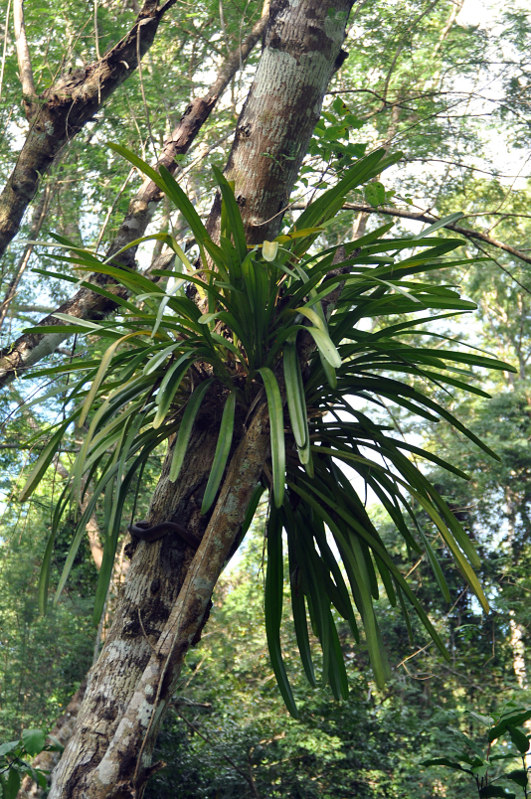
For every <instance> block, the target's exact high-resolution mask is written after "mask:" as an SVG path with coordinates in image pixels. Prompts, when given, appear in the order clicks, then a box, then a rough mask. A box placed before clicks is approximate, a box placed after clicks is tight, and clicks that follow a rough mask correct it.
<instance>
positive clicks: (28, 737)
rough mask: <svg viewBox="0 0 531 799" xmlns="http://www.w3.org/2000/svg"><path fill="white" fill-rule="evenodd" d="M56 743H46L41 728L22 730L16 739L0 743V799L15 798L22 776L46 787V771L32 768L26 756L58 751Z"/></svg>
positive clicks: (43, 787)
mask: <svg viewBox="0 0 531 799" xmlns="http://www.w3.org/2000/svg"><path fill="white" fill-rule="evenodd" d="M61 749H62V747H61V746H59V745H57V744H46V736H45V734H44V732H43V731H42V730H37V729H29V730H23V731H22V735H21V737H20V739H19V740H17V741H8V742H7V743H3V744H0V799H16V796H17V793H18V790H19V788H20V785H21V782H22V778H23V777H25V776H26V775H28V776H29V777H31V779H32V780H35V782H36V783H37V784H38V785H39V786H40V787H41V788H42V789H46V787H47V781H46V774H47V772H45V771H43V770H42V769H39V768H33V767H32V765H31V763H30V762H28V758H33V757H35V755H38V754H39V752H42V751H46V752H52V751H55V752H57V751H60V750H61Z"/></svg>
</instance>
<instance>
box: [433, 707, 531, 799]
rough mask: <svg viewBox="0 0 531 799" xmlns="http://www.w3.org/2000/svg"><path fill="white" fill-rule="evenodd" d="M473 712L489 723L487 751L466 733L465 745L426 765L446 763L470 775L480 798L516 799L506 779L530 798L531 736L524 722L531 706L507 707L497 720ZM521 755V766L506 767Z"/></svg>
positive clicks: (478, 718) (443, 764) (481, 720)
mask: <svg viewBox="0 0 531 799" xmlns="http://www.w3.org/2000/svg"><path fill="white" fill-rule="evenodd" d="M472 715H473V716H474V717H475V719H476V720H478V721H480V722H482V723H483V724H488V725H489V729H488V730H487V733H486V736H485V737H486V740H487V747H486V751H482V750H481V747H479V746H478V745H477V744H475V743H474V742H473V741H472V740H470V739H466V736H465V744H466V746H465V748H463V749H462V750H460V751H455V753H452V755H451V756H448V757H435V758H431V759H429V760H426V761H425V762H424V764H423V765H425V766H445V767H446V768H450V769H453V770H454V771H462V772H464V773H465V774H469V775H470V776H471V777H472V778H473V779H474V781H475V783H476V788H477V792H478V796H479V797H480V799H481V797H487V796H506V797H507V799H516V794H515V793H513V792H512V791H511V790H510V789H508V788H507V787H505V786H504V783H505V784H506V783H507V782H509V783H511V788H512V789H513V790H514V788H515V784H516V785H517V786H518V787H519V788H521V791H518V793H519V794H521V795H522V796H524V797H527V796H528V795H529V788H530V785H529V773H528V770H527V765H526V754H527V752H528V751H529V745H530V739H531V736H530V735H529V733H528V732H527V730H526V729H525V723H526V722H527V721H528V720H529V719H530V718H531V709H529V708H522V707H516V706H514V705H512V706H508V707H507V708H505V710H504V712H503V713H502V714H501V715H500V716H499V717H498V718H497V719H492V718H485V717H483V716H479V715H478V714H477V713H473V714H472ZM503 739H510V742H511V744H512V747H510V746H507V742H506V741H505V742H504V743H503V744H502V743H501V742H502V741H503ZM494 743H498V747H496V748H495V749H494V754H493V744H494ZM500 748H501V749H502V751H501V752H500V751H499V750H500ZM511 749H512V751H511ZM508 750H509V751H508ZM518 756H520V758H521V761H522V767H521V768H519V769H515V768H511V770H510V771H508V770H507V768H509V767H511V765H512V764H513V763H514V760H515V759H516V758H517V757H518ZM494 783H497V784H496V785H495V784H494ZM500 783H501V784H500Z"/></svg>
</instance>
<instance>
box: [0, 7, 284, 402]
mask: <svg viewBox="0 0 531 799" xmlns="http://www.w3.org/2000/svg"><path fill="white" fill-rule="evenodd" d="M268 18H269V0H265V2H264V4H263V11H262V16H261V18H260V19H259V20H258V22H257V23H256V24H255V25H254V27H253V28H252V30H251V31H250V32H249V34H248V35H247V36H246V37H245V38H244V39H243V41H242V43H241V45H240V46H239V47H237V48H236V49H235V50H234V51H233V52H232V53H230V55H229V56H228V57H227V59H226V60H225V62H224V63H223V65H222V66H221V68H220V70H219V72H218V74H217V76H216V78H215V80H214V82H213V83H212V85H211V86H210V88H209V90H208V92H207V93H206V94H205V95H203V96H202V97H196V98H194V99H193V100H192V101H191V102H190V104H189V105H188V106H187V108H186V109H185V111H184V114H183V115H182V117H181V119H180V121H179V124H178V125H177V127H176V128H175V129H174V130H173V131H172V133H171V135H170V137H169V138H168V140H167V141H166V142H165V143H164V148H163V151H162V154H161V157H160V159H159V160H158V161H157V163H156V164H155V165H154V166H155V168H157V167H159V166H161V165H162V166H165V167H166V169H168V170H169V171H170V172H172V173H173V172H175V170H176V168H177V161H176V160H175V156H177V155H183V154H184V153H187V152H188V150H189V149H190V146H191V145H192V143H193V141H194V140H195V138H196V136H197V134H198V133H199V131H200V130H201V127H202V126H203V125H204V123H205V122H206V120H207V119H208V117H209V116H210V114H211V112H212V109H213V108H214V107H215V105H216V103H217V101H218V99H219V97H220V96H221V95H222V94H223V92H224V90H225V89H226V87H227V86H228V84H229V82H230V81H231V80H232V78H233V77H234V75H235V74H236V72H237V71H238V70H239V69H240V67H241V65H242V64H244V63H245V61H246V59H247V57H248V56H249V53H250V52H251V50H252V49H253V47H254V46H255V45H256V43H257V41H258V40H259V39H260V37H261V36H262V35H263V32H264V29H265V25H266V22H267V20H268ZM160 198H161V194H160V191H159V189H158V187H157V186H156V185H155V183H153V181H151V180H145V181H144V182H143V183H142V185H141V187H140V188H139V190H138V191H137V192H136V194H135V196H134V197H133V198H132V200H131V202H130V203H129V208H128V210H127V214H126V215H125V217H124V219H123V220H122V223H121V225H120V227H119V229H118V232H117V234H116V236H115V238H114V240H113V242H112V243H111V245H110V246H109V248H108V251H107V257H110V256H112V255H113V254H114V253H116V252H118V250H121V249H122V248H123V247H126V246H127V245H128V244H130V243H131V242H132V241H134V240H135V239H138V238H140V237H141V236H143V235H144V233H145V230H146V227H147V225H148V224H149V222H150V220H151V217H152V215H153V211H154V208H155V206H156V204H157V203H158V202H159V200H160ZM0 203H1V199H0ZM0 213H1V211H0ZM0 227H1V223H0ZM135 254H136V248H134V247H131V248H130V249H129V250H126V251H125V252H123V253H121V254H120V256H119V257H117V258H116V259H115V263H119V264H120V265H122V266H128V267H131V268H136V263H135ZM89 280H91V281H92V282H97V283H99V284H101V285H102V286H106V287H107V288H109V289H110V290H111V292H113V293H120V294H121V295H122V296H126V294H127V292H126V290H125V289H123V287H122V288H118V287H117V286H116V284H114V282H113V281H112V280H111V279H109V278H108V277H105V276H102V275H98V276H92V278H90V279H89ZM117 307H118V306H117V304H116V303H115V302H114V301H113V300H112V299H110V298H106V297H104V296H102V295H101V294H96V293H95V292H94V291H91V290H90V289H88V288H81V289H80V290H79V291H78V292H77V293H76V294H75V295H74V296H73V297H71V298H70V299H69V300H67V301H66V302H64V303H63V304H62V305H60V306H59V307H58V308H56V309H55V310H54V311H53V312H52V313H50V314H48V315H47V316H45V317H44V319H41V321H40V323H39V324H41V325H47V326H49V327H50V333H47V334H34V333H25V334H23V335H21V336H19V338H18V339H17V340H16V341H14V342H13V343H12V344H11V345H9V346H8V347H5V348H4V349H3V350H0V388H2V387H4V386H7V385H9V384H10V383H11V382H12V381H13V380H14V379H16V377H17V375H18V374H20V372H21V371H23V370H24V369H29V368H30V367H32V366H34V365H35V364H36V363H38V362H39V361H40V360H41V359H42V358H45V357H46V356H48V355H50V354H51V353H52V352H55V351H56V349H57V348H58V347H59V346H60V345H61V344H62V342H63V341H64V340H65V339H66V338H67V337H68V336H66V335H64V334H61V333H55V332H54V330H53V328H54V327H55V326H56V325H58V324H61V322H60V320H59V319H57V317H56V316H55V314H56V313H65V314H69V315H70V316H77V317H78V318H79V319H92V320H96V319H102V318H103V317H105V316H107V315H108V314H110V313H111V312H112V311H114V310H116V308H117Z"/></svg>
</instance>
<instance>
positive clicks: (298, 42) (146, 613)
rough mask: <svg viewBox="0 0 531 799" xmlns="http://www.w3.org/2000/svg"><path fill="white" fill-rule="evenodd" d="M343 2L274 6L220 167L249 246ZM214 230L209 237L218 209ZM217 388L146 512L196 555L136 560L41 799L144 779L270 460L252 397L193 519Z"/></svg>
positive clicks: (290, 163) (135, 789) (324, 79)
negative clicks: (209, 505) (212, 489)
mask: <svg viewBox="0 0 531 799" xmlns="http://www.w3.org/2000/svg"><path fill="white" fill-rule="evenodd" d="M351 6H352V0H302V2H301V0H276V2H274V3H272V8H271V20H270V23H269V25H268V29H267V32H266V36H265V43H264V50H263V54H262V58H261V61H260V64H259V66H258V70H257V74H256V77H255V80H254V82H253V85H252V87H251V90H250V93H249V97H248V99H247V102H246V104H245V107H244V109H243V111H242V114H241V117H240V121H239V123H238V127H237V133H236V140H235V143H234V146H233V150H232V153H231V156H230V161H229V168H228V173H229V177H230V178H231V179H233V180H235V188H236V195H237V197H238V198H239V202H240V205H241V207H242V212H243V216H244V221H245V224H246V227H247V231H248V235H249V238H250V239H251V240H252V241H259V240H260V239H261V238H265V237H266V236H269V237H271V236H274V235H275V232H276V230H278V227H279V225H280V221H281V216H282V212H283V209H284V208H285V206H286V202H287V198H288V196H289V194H290V191H291V189H292V187H293V183H294V181H295V179H296V175H297V172H298V169H299V166H300V162H301V160H302V158H303V156H304V153H305V150H306V147H307V143H308V141H309V138H310V136H311V133H312V130H313V127H314V125H315V122H316V120H317V119H318V117H319V113H320V108H321V103H322V98H323V96H324V93H325V91H326V87H327V85H328V83H329V80H330V78H331V76H332V74H333V72H334V70H335V68H336V66H337V65H338V63H339V62H340V60H341V57H340V51H341V44H342V42H343V40H344V35H345V24H346V21H347V18H348V14H349V11H350V8H351ZM211 226H212V227H213V229H215V227H216V218H215V213H214V215H213V216H212V218H211ZM224 391H225V390H224V389H222V388H221V387H220V388H218V389H216V390H213V391H212V392H211V394H210V395H209V397H208V401H207V402H206V404H205V405H206V406H205V408H204V409H202V412H201V416H200V417H199V418H198V420H197V422H196V425H195V429H194V432H193V435H192V440H191V442H190V446H189V458H188V461H187V464H186V468H185V469H183V470H182V473H181V474H182V476H180V477H179V480H178V482H177V483H176V484H172V483H170V481H169V479H168V472H169V464H170V462H171V453H169V455H168V457H167V459H166V463H165V466H164V469H163V474H162V476H161V479H160V481H159V484H158V486H157V489H156V491H155V494H154V496H153V499H152V502H151V509H150V513H149V516H148V521H149V522H150V524H156V523H158V522H162V521H167V520H174V521H177V522H178V523H179V524H180V525H181V526H182V527H185V528H186V529H187V531H188V532H189V533H190V535H192V536H195V538H196V539H197V541H199V540H200V541H201V543H200V545H199V548H198V549H197V551H195V553H194V548H193V547H191V546H190V545H189V544H188V543H186V542H185V541H183V540H181V539H180V537H179V536H177V535H171V536H170V535H167V536H165V537H163V538H161V539H160V540H158V541H155V542H154V543H150V544H148V543H146V542H141V543H140V544H139V545H138V547H137V549H136V550H135V552H134V554H133V557H132V561H131V566H130V569H129V572H128V575H127V579H126V582H125V586H124V593H123V598H122V601H121V603H120V606H119V607H118V609H117V612H116V616H115V619H114V622H113V625H112V628H111V630H110V632H109V635H108V637H107V640H106V642H105V645H104V648H103V650H102V653H101V656H100V658H99V660H98V662H97V664H96V665H95V667H94V668H93V669H92V671H91V673H90V676H89V683H88V687H87V692H86V696H85V700H84V702H83V706H82V709H81V711H80V715H79V718H78V723H77V725H76V731H75V734H74V735H73V737H72V739H71V741H70V743H69V744H68V746H67V747H66V749H65V752H64V754H63V757H62V759H61V762H60V764H59V766H58V768H57V769H56V771H55V772H54V777H53V782H52V789H51V792H50V799H70V798H72V799H74V797H75V798H76V799H78V798H79V797H83V798H84V799H125V798H126V797H127V798H128V799H131V798H132V797H136V798H138V797H141V796H142V794H143V791H144V785H145V782H146V780H147V778H148V777H149V775H150V773H152V771H153V769H152V767H151V753H152V751H153V746H154V743H155V738H156V733H157V731H158V728H159V725H160V722H161V719H162V716H163V712H164V709H165V707H166V705H167V703H168V701H169V699H170V698H171V694H172V692H173V690H174V689H175V685H176V681H177V679H178V676H179V674H180V670H181V668H182V664H183V660H184V656H185V654H186V652H187V650H188V649H189V648H190V646H191V645H193V644H194V643H196V642H197V641H198V640H199V636H200V634H201V630H202V627H203V625H204V623H205V618H206V615H207V613H208V608H209V603H210V597H211V594H212V591H213V589H214V587H215V585H216V582H217V580H218V578H219V575H220V573H221V570H222V569H223V566H224V564H225V562H226V561H227V559H228V557H229V555H230V553H231V550H232V548H233V546H234V543H235V541H236V540H237V539H238V534H239V532H240V529H241V525H242V522H243V519H244V516H245V512H246V510H247V507H248V503H249V500H250V497H251V494H252V492H253V490H254V488H255V486H256V485H257V483H258V481H259V480H260V478H261V476H262V470H263V468H264V464H265V463H266V462H267V460H268V456H269V433H268V413H267V406H266V403H265V399H264V398H263V396H262V395H261V394H259V391H260V389H259V388H258V387H257V388H256V395H255V399H256V402H255V403H253V407H254V410H253V411H252V412H250V408H251V405H249V407H241V408H239V409H238V411H237V414H236V418H237V419H238V420H240V421H239V426H238V428H237V430H236V431H235V440H234V445H233V451H232V454H231V457H230V460H229V463H228V466H227V470H226V473H225V477H224V481H223V484H222V487H221V490H220V493H219V496H218V499H217V502H216V504H215V506H214V508H213V510H212V511H211V512H210V513H209V514H208V516H201V515H200V510H199V509H200V507H201V500H202V494H203V492H204V488H205V485H206V480H207V478H208V474H209V470H210V466H211V463H212V459H213V454H214V449H215V445H216V441H217V436H218V430H219V423H220V417H221V411H222V408H223V402H224V397H225V394H224ZM248 414H249V418H247V417H248ZM244 420H245V421H244ZM155 768H156V767H155ZM176 795H178V794H176Z"/></svg>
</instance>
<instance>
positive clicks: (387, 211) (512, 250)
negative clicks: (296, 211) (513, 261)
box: [292, 203, 531, 290]
mask: <svg viewBox="0 0 531 799" xmlns="http://www.w3.org/2000/svg"><path fill="white" fill-rule="evenodd" d="M292 207H294V208H297V207H298V206H292ZM343 208H346V209H348V210H350V211H358V212H359V213H362V214H384V215H385V216H396V217H399V218H401V219H413V220H415V221H416V222H426V223H427V224H428V225H432V224H433V223H434V222H437V221H438V220H439V218H440V217H438V216H436V215H435V214H425V213H422V212H421V213H415V212H414V211H405V210H404V209H402V208H388V207H387V206H379V207H378V208H373V207H372V206H371V205H368V204H366V203H345V205H344V206H343ZM445 227H446V228H447V229H448V230H453V231H454V232H455V233H459V234H460V235H461V236H465V237H466V238H467V239H472V240H479V241H483V242H485V244H490V245H491V246H492V247H497V248H498V249H499V250H503V251H504V252H508V253H509V254H510V255H514V257H515V258H519V259H520V260H521V261H524V262H525V263H526V264H531V256H530V255H526V253H525V252H524V251H523V250H518V249H517V248H516V247H511V245H510V244H505V243H504V242H503V241H499V240H498V239H494V238H492V236H489V235H487V233H482V232H481V231H480V230H471V229H470V228H466V227H463V226H462V225H456V224H455V223H450V224H448V225H445ZM526 290H528V289H526Z"/></svg>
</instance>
